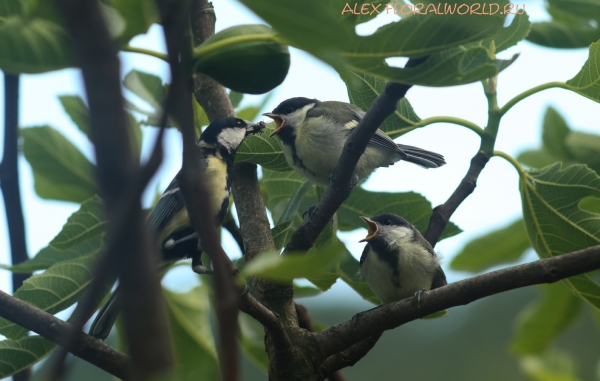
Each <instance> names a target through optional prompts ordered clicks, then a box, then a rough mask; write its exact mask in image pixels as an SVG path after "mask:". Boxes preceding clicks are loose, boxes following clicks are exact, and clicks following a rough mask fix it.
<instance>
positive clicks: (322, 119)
mask: <svg viewBox="0 0 600 381" xmlns="http://www.w3.org/2000/svg"><path fill="white" fill-rule="evenodd" d="M263 115H264V116H267V117H269V118H271V119H273V120H274V121H275V124H276V129H275V131H274V132H273V133H272V134H271V136H273V135H277V136H278V137H279V139H280V140H281V143H282V148H283V153H284V155H285V158H286V160H287V162H288V164H289V165H290V166H291V167H292V168H294V170H295V171H296V172H298V173H299V174H301V175H302V176H304V177H305V178H307V179H309V180H310V181H312V182H314V183H316V184H319V185H321V186H325V187H326V186H327V185H328V184H329V176H330V174H331V172H332V171H333V169H334V168H335V166H336V165H337V163H338V160H339V158H340V155H341V154H342V148H343V147H344V143H345V142H346V140H347V139H348V136H349V135H350V133H351V132H352V130H354V128H356V126H357V125H358V123H359V122H360V121H361V119H362V118H363V116H364V115H365V112H364V111H363V110H361V109H360V108H359V107H357V106H355V105H353V104H349V103H345V102H336V101H329V102H321V101H318V100H316V99H309V98H302V97H299V98H290V99H288V100H285V101H283V102H281V103H280V104H279V106H277V107H276V108H275V109H274V110H273V111H272V112H269V113H265V114H263ZM399 160H405V161H408V162H411V163H414V164H417V165H420V166H422V167H425V168H438V167H440V166H442V165H444V164H446V162H445V161H444V157H443V156H442V155H440V154H438V153H435V152H430V151H426V150H424V149H421V148H417V147H413V146H408V145H403V144H396V143H394V141H393V140H392V139H391V138H390V137H389V136H388V135H387V134H386V133H385V132H383V131H381V130H380V129H377V132H376V133H375V134H374V135H373V137H372V138H371V140H370V141H369V144H368V145H367V149H366V150H365V152H364V154H363V155H362V156H361V158H360V160H359V161H358V163H357V165H356V169H355V170H354V171H355V178H354V181H355V182H359V181H362V180H364V179H366V178H367V177H368V176H369V175H370V174H371V173H372V172H373V171H374V170H375V169H377V168H378V167H387V166H390V165H392V164H394V163H396V162H397V161H399Z"/></svg>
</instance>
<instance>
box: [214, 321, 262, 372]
mask: <svg viewBox="0 0 600 381" xmlns="http://www.w3.org/2000/svg"><path fill="white" fill-rule="evenodd" d="M238 327H239V329H238V337H239V342H240V346H241V347H242V350H243V351H244V354H245V355H246V357H247V358H248V359H250V361H252V363H253V364H254V365H256V367H257V368H258V369H261V370H262V371H263V372H265V373H266V372H267V369H269V358H268V356H267V351H266V349H265V329H264V328H263V326H262V325H261V324H260V323H259V322H257V321H256V320H254V319H252V318H251V317H249V316H248V315H246V314H239V315H238ZM217 379H218V378H217Z"/></svg>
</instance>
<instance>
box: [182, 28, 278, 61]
mask: <svg viewBox="0 0 600 381" xmlns="http://www.w3.org/2000/svg"><path fill="white" fill-rule="evenodd" d="M255 41H272V42H276V43H279V44H282V45H287V43H286V42H285V40H283V39H282V38H281V37H278V36H276V35H274V34H247V35H244V36H235V37H230V38H225V39H222V40H220V41H217V42H213V43H211V44H208V45H206V46H203V45H200V46H198V47H197V48H195V49H194V59H195V60H198V59H200V58H202V57H203V56H206V55H208V54H210V53H212V52H214V51H218V50H220V49H223V48H225V47H227V46H230V45H234V44H240V43H244V42H255Z"/></svg>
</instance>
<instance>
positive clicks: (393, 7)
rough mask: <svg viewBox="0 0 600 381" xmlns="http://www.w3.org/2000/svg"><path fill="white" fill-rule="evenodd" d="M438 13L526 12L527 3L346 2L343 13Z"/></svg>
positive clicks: (507, 13)
mask: <svg viewBox="0 0 600 381" xmlns="http://www.w3.org/2000/svg"><path fill="white" fill-rule="evenodd" d="M380 13H386V14H396V15H397V14H401V15H408V14H411V13H412V14H419V15H426V14H431V13H434V14H437V15H453V14H457V15H467V14H469V15H490V16H492V15H496V14H500V15H516V14H519V15H520V14H523V13H525V4H521V5H519V4H513V3H508V4H505V5H504V6H500V4H497V3H472V4H457V3H452V4H448V3H438V4H427V5H425V4H423V3H417V4H415V5H412V4H373V3H362V4H359V3H354V4H351V3H346V5H344V9H342V15H343V14H353V15H373V14H380Z"/></svg>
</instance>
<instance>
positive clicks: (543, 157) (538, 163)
mask: <svg viewBox="0 0 600 381" xmlns="http://www.w3.org/2000/svg"><path fill="white" fill-rule="evenodd" d="M517 160H518V161H519V162H521V163H523V164H525V165H527V166H529V167H531V168H542V167H545V166H547V165H550V164H554V163H556V162H559V161H560V160H559V159H558V158H557V157H556V156H554V155H552V154H551V153H550V152H548V151H547V150H546V149H545V148H541V149H530V150H526V151H523V152H521V153H520V154H519V155H518V156H517Z"/></svg>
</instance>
